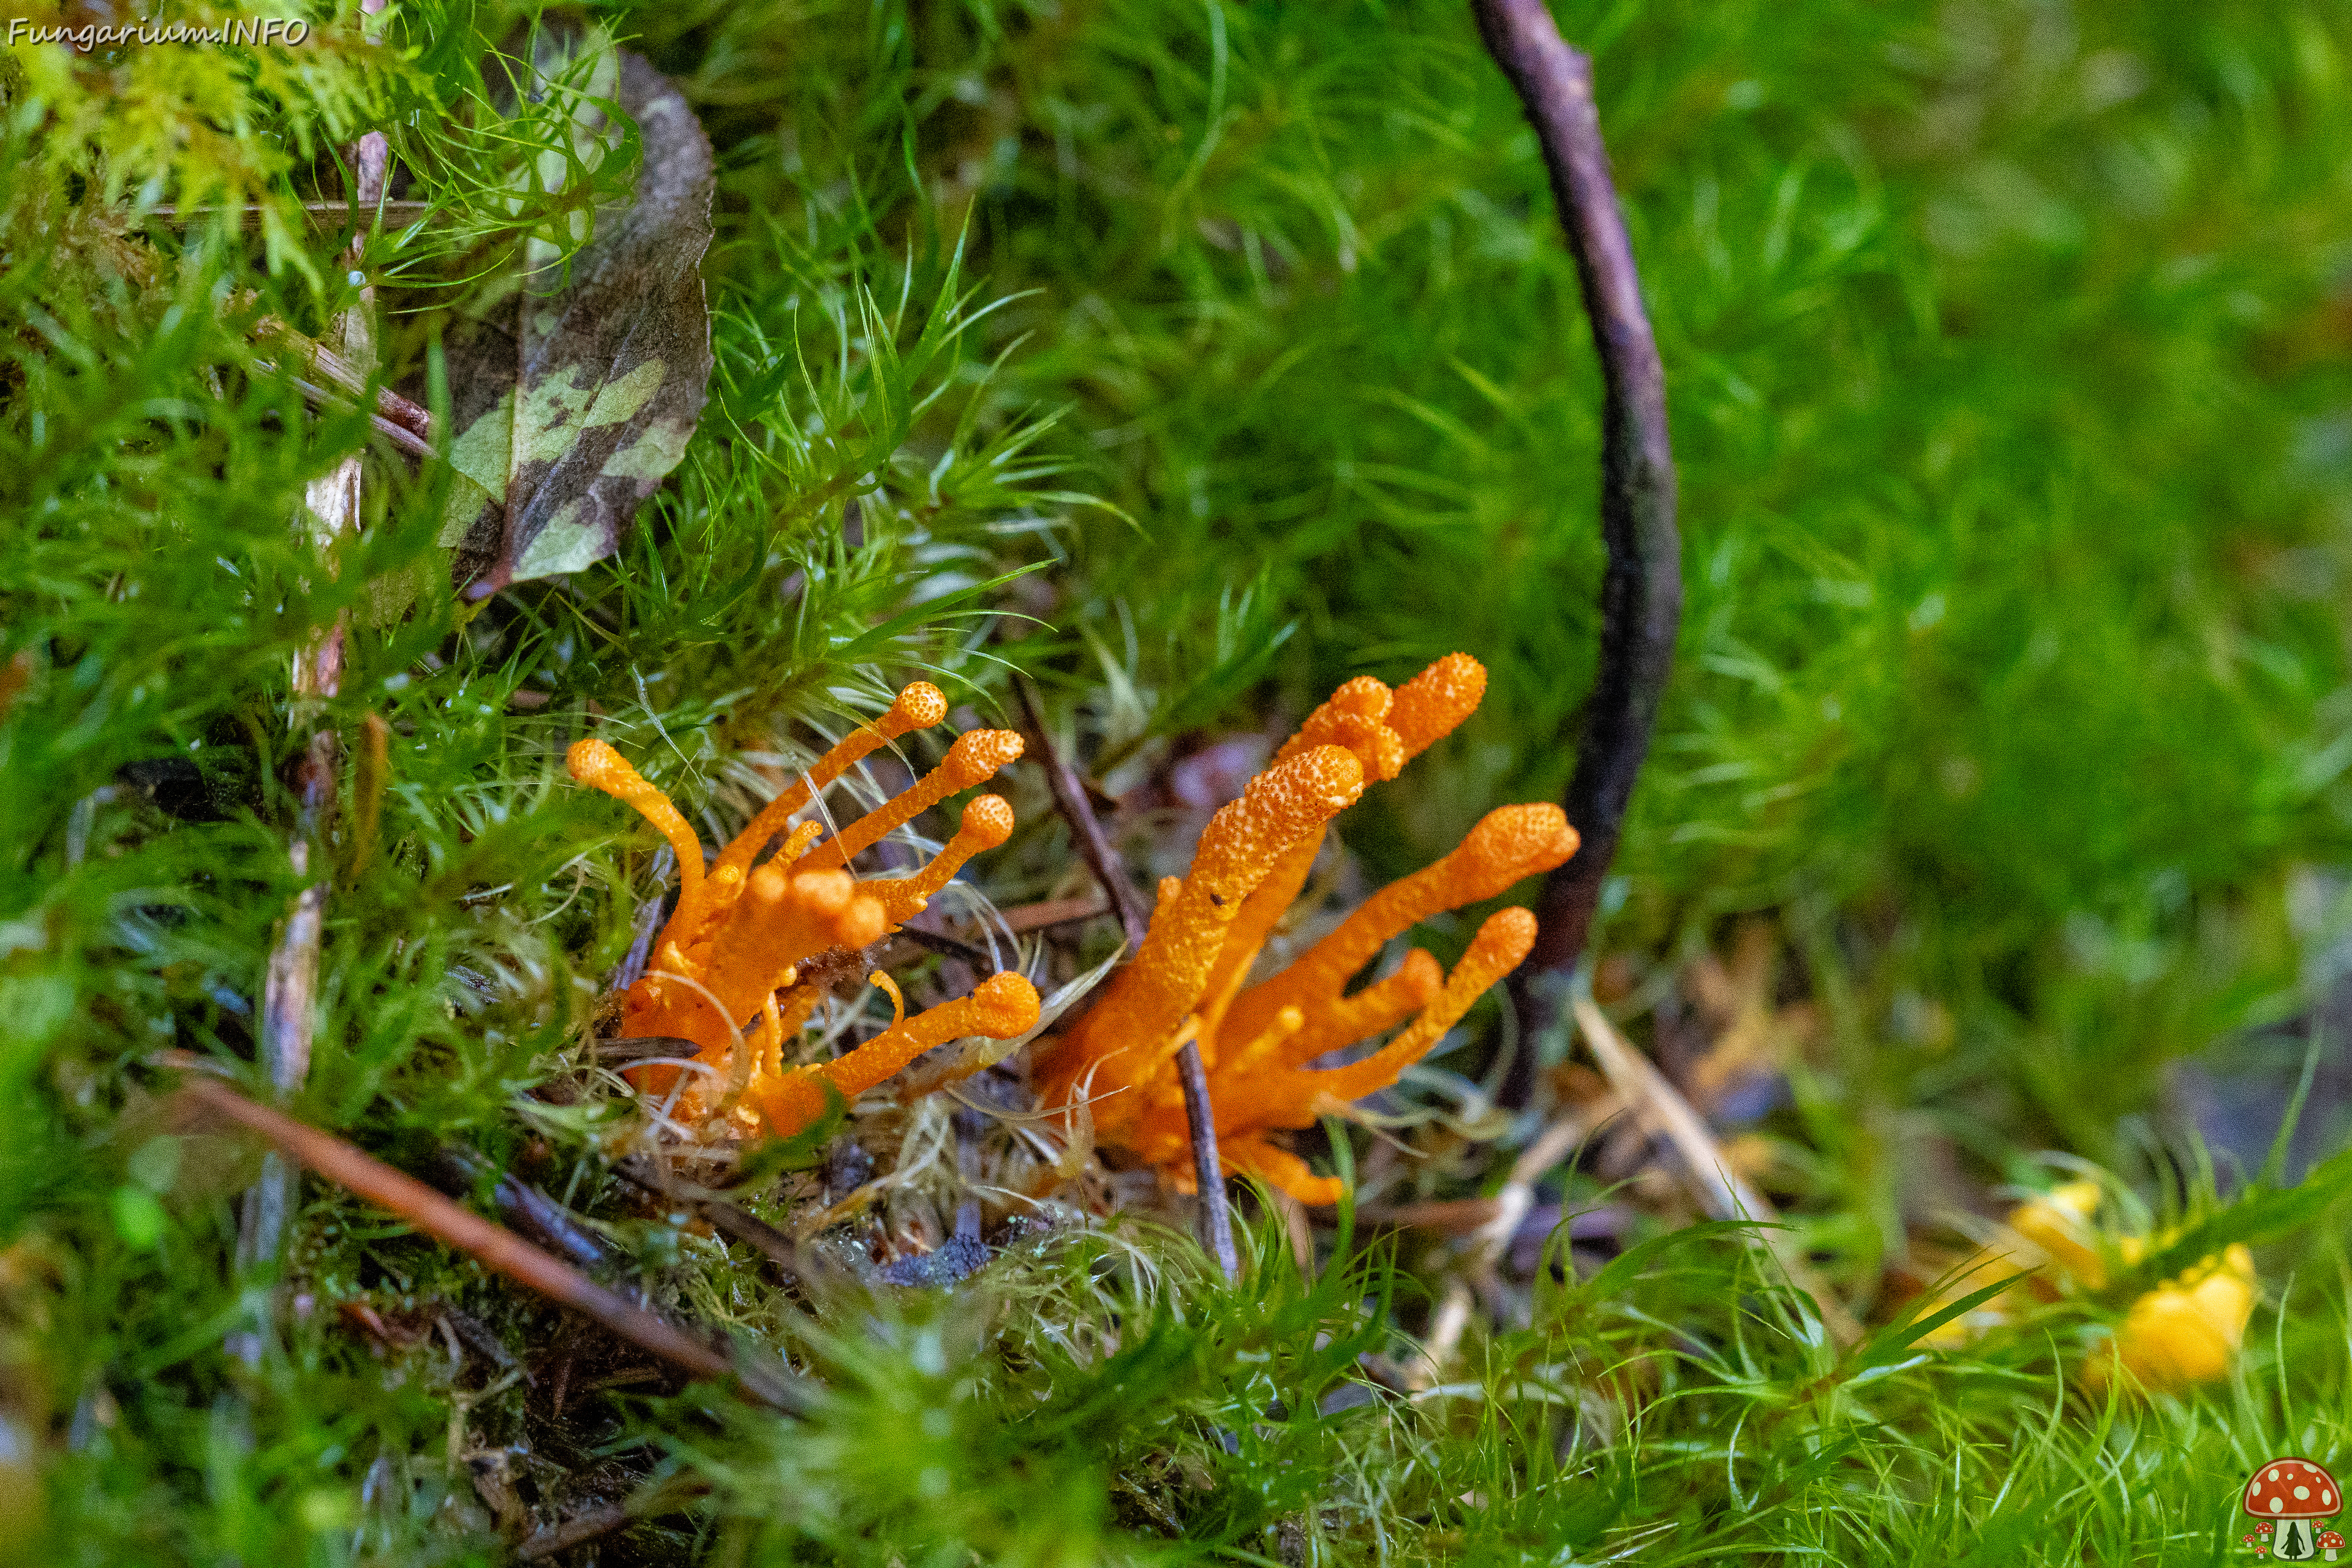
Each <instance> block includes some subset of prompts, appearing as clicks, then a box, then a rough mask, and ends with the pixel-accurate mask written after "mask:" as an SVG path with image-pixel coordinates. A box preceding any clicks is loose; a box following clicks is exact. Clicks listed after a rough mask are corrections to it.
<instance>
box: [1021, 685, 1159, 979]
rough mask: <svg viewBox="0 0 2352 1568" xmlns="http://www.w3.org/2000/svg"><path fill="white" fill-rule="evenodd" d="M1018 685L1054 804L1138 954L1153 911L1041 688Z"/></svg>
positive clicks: (1129, 949)
mask: <svg viewBox="0 0 2352 1568" xmlns="http://www.w3.org/2000/svg"><path fill="white" fill-rule="evenodd" d="M1016 685H1017V689H1018V690H1019V692H1020V696H1021V716H1022V717H1023V718H1024V719H1025V720H1027V721H1028V723H1029V733H1030V739H1031V741H1032V742H1034V744H1035V745H1036V748H1037V750H1036V752H1035V753H1034V754H1035V756H1036V758H1037V760H1038V761H1039V762H1040V763H1044V764H1045V782H1046V784H1049V785H1050V786H1052V788H1053V791H1054V804H1055V805H1057V806H1059V807H1060V808H1061V812H1062V817H1063V819H1064V820H1065V821H1066V822H1067V823H1068V824H1069V825H1070V832H1071V835H1072V836H1073V837H1076V839H1077V841H1078V853H1079V854H1080V855H1082V856H1084V857H1085V858H1086V862H1087V868H1088V869H1089V870H1091V871H1093V872H1094V874H1095V880H1096V881H1097V882H1099V883H1101V884H1102V890H1103V892H1104V893H1105V894H1106V895H1108V897H1109V899H1110V906H1111V908H1112V909H1114V910H1118V923H1119V927H1120V929H1121V930H1122V931H1125V932H1126V933H1127V951H1128V952H1129V954H1130V955H1132V954H1133V953H1134V952H1136V950H1138V949H1139V948H1140V947H1142V945H1143V937H1144V933H1145V931H1148V930H1149V929H1150V925H1151V910H1150V909H1149V908H1148V907H1146V905H1145V904H1144V902H1143V895H1142V894H1140V893H1139V892H1137V891H1136V890H1135V883H1134V882H1133V881H1132V880H1131V879H1129V877H1128V874H1127V862H1126V861H1125V860H1123V859H1121V858H1120V857H1119V853H1118V850H1117V849H1114V848H1112V847H1111V842H1110V838H1109V836H1108V835H1107V834H1105V833H1104V832H1103V828H1102V823H1101V822H1100V820H1098V819H1097V817H1096V816H1095V808H1094V805H1093V804H1092V803H1091V802H1089V801H1088V800H1087V786H1086V781H1085V780H1084V779H1082V778H1080V777H1079V776H1078V770H1077V769H1076V768H1074V767H1072V766H1071V765H1070V764H1069V762H1068V761H1067V759H1066V758H1065V757H1063V755H1062V753H1061V751H1060V749H1059V748H1058V747H1056V746H1055V744H1054V735H1053V731H1050V730H1048V729H1047V728H1046V727H1045V707H1044V704H1042V703H1040V702H1039V701H1038V700H1037V689H1036V688H1035V687H1034V686H1032V685H1031V684H1030V683H1029V682H1027V681H1025V680H1024V681H1020V682H1017V683H1016Z"/></svg>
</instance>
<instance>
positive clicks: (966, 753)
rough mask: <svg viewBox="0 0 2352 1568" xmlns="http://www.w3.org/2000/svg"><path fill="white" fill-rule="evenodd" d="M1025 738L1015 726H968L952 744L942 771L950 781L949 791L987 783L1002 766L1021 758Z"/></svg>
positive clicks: (953, 792)
mask: <svg viewBox="0 0 2352 1568" xmlns="http://www.w3.org/2000/svg"><path fill="white" fill-rule="evenodd" d="M1021 750H1022V741H1021V736H1020V735H1019V733H1018V732H1016V731H1012V730H967V731H964V732H963V733H962V734H961V735H958V736H957V737H956V738H955V744H953V745H951V746H950V747H949V748H948V754H947V760H946V761H945V762H944V763H940V772H941V773H944V774H946V775H947V777H948V779H949V780H950V784H949V788H948V792H947V793H948V794H950V795H953V794H955V793H956V791H958V790H964V789H970V788H971V786H972V785H974V784H986V783H987V782H988V781H989V780H990V779H992V778H994V777H995V776H996V771H997V770H998V769H999V768H1003V767H1006V766H1009V765H1010V764H1012V763H1016V762H1019V761H1020V760H1021Z"/></svg>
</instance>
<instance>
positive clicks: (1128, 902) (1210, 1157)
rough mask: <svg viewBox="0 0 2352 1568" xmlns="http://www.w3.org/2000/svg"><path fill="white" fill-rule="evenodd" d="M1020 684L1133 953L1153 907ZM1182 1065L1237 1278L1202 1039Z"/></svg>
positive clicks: (1053, 775) (1191, 1119) (1225, 1263)
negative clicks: (1146, 904)
mask: <svg viewBox="0 0 2352 1568" xmlns="http://www.w3.org/2000/svg"><path fill="white" fill-rule="evenodd" d="M1017 684H1018V689H1019V691H1020V695H1021V711H1022V715H1023V717H1024V718H1025V719H1027V720H1028V721H1029V729H1030V731H1031V733H1032V735H1033V737H1034V740H1035V742H1036V744H1037V760H1038V761H1039V762H1040V763H1044V764H1045V782H1046V784H1049V785H1050V786H1052V788H1053V791H1054V804H1055V805H1056V806H1058V807H1060V808H1061V813H1062V817H1063V820H1065V821H1066V822H1067V823H1068V824H1069V825H1070V837H1073V838H1075V839H1076V840H1077V844H1078V853H1079V854H1080V855H1082V856H1084V857H1085V858H1086V862H1087V868H1088V869H1090V870H1092V871H1093V872H1094V874H1095V880H1096V881H1097V882H1099V883H1101V884H1102V890H1103V894H1104V896H1105V897H1106V898H1108V899H1109V900H1110V903H1111V908H1113V909H1115V910H1118V923H1119V927H1120V929H1121V930H1122V931H1125V932H1126V934H1127V952H1128V956H1129V958H1132V957H1134V956H1135V954H1136V953H1137V952H1139V951H1141V949H1142V947H1143V937H1144V933H1145V931H1148V930H1149V929H1150V924H1151V917H1150V912H1149V911H1148V910H1145V909H1144V907H1143V900H1142V898H1141V896H1140V895H1139V894H1138V893H1137V892H1136V890H1135V884H1134V882H1133V881H1131V880H1130V879H1129V877H1128V875H1127V865H1126V862H1124V861H1123V860H1121V859H1120V858H1119V853H1118V850H1117V849H1115V848H1113V847H1111V842H1110V839H1109V837H1108V835H1106V834H1105V833H1104V832H1103V829H1102V824H1101V822H1099V821H1098V820H1097V818H1096V816H1095V808H1094V806H1093V805H1092V804H1091V803H1089V802H1088V801H1087V789H1086V781H1085V780H1083V779H1081V778H1079V777H1078V770H1077V769H1076V768H1074V767H1072V766H1071V765H1070V764H1069V763H1067V762H1066V761H1064V760H1063V757H1062V753H1061V752H1059V751H1058V750H1057V749H1055V745H1054V736H1053V732H1052V731H1050V730H1048V729H1046V727H1045V705H1044V704H1043V703H1041V702H1039V701H1038V700H1037V690H1036V688H1034V686H1032V685H1030V684H1029V682H1027V681H1026V680H1024V681H1020V682H1018V683H1017ZM1176 1071H1177V1075H1178V1079H1179V1081H1181V1083H1182V1084H1183V1086H1184V1124H1185V1127H1186V1130H1187V1131H1189V1132H1190V1134H1191V1136H1192V1176H1193V1181H1194V1184H1196V1185H1197V1186H1198V1187H1199V1189H1200V1194H1201V1244H1202V1246H1204V1247H1207V1248H1208V1249H1209V1254H1210V1256H1211V1257H1213V1258H1215V1259H1216V1260H1217V1267H1218V1268H1220V1269H1222V1270H1223V1272H1224V1276H1225V1278H1226V1279H1228V1280H1233V1279H1240V1278H1241V1271H1242V1260H1241V1252H1240V1249H1239V1248H1238V1247H1235V1246H1234V1222H1233V1215H1232V1214H1231V1213H1230V1212H1228V1210H1227V1208H1226V1205H1225V1170H1224V1164H1223V1161H1222V1160H1221V1159H1219V1157H1218V1154H1217V1118H1216V1112H1215V1109H1214V1107H1213V1106H1212V1105H1211V1104H1210V1101H1209V1073H1208V1068H1206V1067H1205V1066H1203V1065H1202V1061H1201V1047H1199V1046H1196V1045H1193V1044H1192V1043H1190V1042H1189V1041H1188V1042H1187V1043H1186V1044H1185V1046H1184V1048H1183V1049H1182V1050H1181V1051H1179V1052H1177V1053H1176Z"/></svg>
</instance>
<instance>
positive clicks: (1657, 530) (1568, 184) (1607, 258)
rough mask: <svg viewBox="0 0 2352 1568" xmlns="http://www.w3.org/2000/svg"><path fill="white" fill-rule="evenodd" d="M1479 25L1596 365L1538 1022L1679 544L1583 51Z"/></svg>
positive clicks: (1650, 345)
mask: <svg viewBox="0 0 2352 1568" xmlns="http://www.w3.org/2000/svg"><path fill="white" fill-rule="evenodd" d="M1471 8H1472V10H1473V11H1474V12H1475V15H1476V16H1477V20H1478V32H1479V36H1480V37H1483V38H1484V39H1485V40H1486V48H1487V52H1488V53H1490V54H1492V55H1493V56H1494V57H1495V62H1496V64H1497V65H1499V66H1501V67H1502V68H1503V74H1504V75H1505V76H1507V77H1508V78H1510V80H1511V86H1512V87H1513V88H1514V89H1517V92H1518V95H1519V101H1520V103H1521V104H1522V105H1523V106H1524V107H1525V109H1526V110H1527V116H1528V121H1529V123H1531V124H1532V125H1533V126H1534V127H1535V131H1536V140H1537V141H1538V143H1539V144H1540V145H1541V146H1542V148H1543V158H1544V165H1545V167H1546V169H1547V170H1548V171H1549V174H1550V175H1551V188H1552V200H1553V202H1554V204H1555V205H1557V206H1558V208H1559V221H1560V226H1561V228H1562V230H1563V231H1564V232H1565V233H1566V235H1567V237H1568V248H1569V252H1570V255H1571V256H1573V257H1574V258H1575V260H1576V276H1577V280H1578V282H1579V284H1580V286H1581V288H1582V290H1583V294H1584V310H1585V315H1586V317H1587V318H1588V319H1589V320H1590V321H1591V324H1592V343H1593V348H1594V351H1595V353H1597V354H1598V356H1599V358H1600V361H1601V386H1602V398H1601V537H1602V539H1603V540H1604V541H1605V542H1606V543H1607V545H1608V549H1609V564H1608V567H1607V570H1606V571H1605V572H1604V574H1602V577H1601V656H1600V669H1599V674H1598V677H1597V679H1595V681H1594V685H1593V690H1592V695H1591V699H1590V700H1589V701H1588V702H1587V703H1586V705H1585V710H1584V726H1583V733H1582V735H1581V736H1580V738H1579V740H1578V742H1577V751H1576V772H1575V774H1574V776H1573V777H1571V778H1570V780H1569V784H1568V795H1567V799H1566V800H1565V801H1564V802H1563V805H1564V806H1565V808H1566V810H1567V812H1568V819H1569V821H1570V823H1571V824H1573V825H1574V826H1575V828H1576V830H1577V833H1578V834H1579V835H1580V837H1581V839H1582V842H1581V844H1580V846H1579V847H1578V849H1577V852H1576V854H1575V856H1574V857H1573V858H1570V860H1569V862H1568V863H1567V864H1566V865H1564V866H1562V867H1560V868H1559V869H1557V870H1555V871H1553V872H1552V873H1551V875H1550V876H1549V878H1548V879H1546V880H1545V883H1544V891H1543V900H1542V904H1541V908H1540V910H1539V915H1538V920H1539V925H1538V933H1537V936H1536V946H1535V951H1534V952H1533V953H1531V954H1530V955H1529V957H1528V963H1526V964H1525V965H1523V966H1522V967H1521V969H1520V971H1519V973H1518V974H1517V976H1515V977H1514V979H1513V986H1512V989H1513V994H1514V995H1515V996H1516V997H1517V999H1518V1001H1519V1004H1520V1006H1519V1013H1520V1016H1521V1018H1522V1019H1523V1020H1526V1021H1527V1022H1528V1024H1529V1025H1530V1026H1531V1031H1530V1032H1531V1033H1532V1029H1533V1028H1535V1027H1541V1026H1547V1025H1549V1023H1550V1022H1551V1021H1552V1019H1551V1015H1552V1014H1553V1013H1554V1012H1555V1011H1556V1010H1557V1008H1558V1005H1559V1003H1558V999H1557V996H1556V995H1546V994H1544V993H1545V992H1547V991H1556V990H1557V986H1556V984H1555V985H1553V986H1549V987H1547V986H1536V985H1531V984H1528V983H1529V982H1530V981H1531V980H1534V979H1537V978H1539V977H1545V976H1564V975H1566V974H1567V973H1570V971H1572V970H1573V969H1574V968H1575V967H1576V964H1577V961H1578V960H1579V959H1580V957H1581V956H1582V955H1583V952H1584V948H1585V942H1586V939H1587V937H1588V936H1589V935H1590V933H1591V928H1592V918H1593V913H1594V911H1595V910H1596V909H1598V907H1599V905H1600V901H1601V883H1602V881H1603V879H1605V878H1606V877H1607V876H1608V872H1609V865H1610V862H1611V861H1612V859H1613V858H1615V857H1616V853H1617V839H1618V834H1619V831H1620V829H1621V828H1622V825H1623V822H1624V817H1625V805H1626V802H1627V801H1628V800H1629V799H1631V798H1632V796H1633V782H1634V780H1635V778H1636V777H1637V776H1638V775H1639V774H1640V773H1641V769H1642V761H1643V757H1644V756H1645V755H1646V754H1647V753H1648V751H1649V747H1650V733H1651V730H1652V728H1653V727H1654V724H1655V722H1656V719H1657V713H1658V698H1659V694H1660V693H1661V692H1662V691H1663V690H1664V687H1665V683H1666V673H1667V671H1668V669H1669V668H1671V666H1672V664H1673V662H1674V652H1675V629H1676V627H1677V626H1679V625H1680V624H1681V620H1682V602H1683V590H1682V541H1681V538H1680V536H1679V535H1678V534H1677V533H1676V532H1675V467H1674V451H1673V448H1672V447H1671V445H1670V444H1669V442H1668V440H1667V430H1666V382H1665V369H1664V364H1663V363H1661V362H1660V360H1659V358H1658V343H1657V339H1656V337H1655V336H1654V334H1653V333H1652V332H1651V331H1650V320H1649V316H1648V314H1647V313H1646V312H1645V311H1644V310H1643V305H1642V285H1641V278H1640V275H1639V273H1638V272H1637V271H1636V270H1635V268H1634V265H1633V243H1632V241H1631V240H1630V239H1629V238H1628V237H1627V236H1626V233H1625V218H1624V214H1623V213H1622V211H1621V210H1620V208H1619V206H1618V204H1617V189H1616V185H1615V184H1614V182H1613V181H1612V179H1611V178H1610V174H1609V152H1608V149H1607V148H1606V147H1605V146H1603V145H1602V143H1601V116H1600V112H1599V110H1598V109H1597V108H1596V107H1595V105H1594V102H1593V96H1592V62H1591V59H1590V58H1587V57H1586V56H1585V55H1583V54H1581V53H1580V52H1579V51H1578V50H1576V49H1573V48H1571V47H1569V45H1568V42H1567V41H1566V40H1565V39H1563V38H1562V37H1560V35H1559V26H1558V25H1557V24H1556V23H1554V22H1553V20H1552V16H1551V12H1550V11H1549V9H1548V8H1547V7H1546V5H1545V3H1544V0H1471Z"/></svg>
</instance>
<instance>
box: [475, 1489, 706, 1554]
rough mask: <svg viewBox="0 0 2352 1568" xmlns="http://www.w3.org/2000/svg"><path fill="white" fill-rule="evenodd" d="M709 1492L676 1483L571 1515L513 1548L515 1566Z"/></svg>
mask: <svg viewBox="0 0 2352 1568" xmlns="http://www.w3.org/2000/svg"><path fill="white" fill-rule="evenodd" d="M709 1489H710V1488H709V1485H708V1484H706V1483H702V1482H698V1481H686V1482H677V1481H673V1482H672V1483H670V1484H669V1485H667V1486H665V1487H661V1488H658V1489H656V1490H655V1491H654V1492H653V1494H652V1495H651V1496H648V1497H645V1498H640V1499H637V1500H634V1501H628V1502H608V1503H605V1504H604V1505H603V1506H601V1507H598V1508H592V1509H589V1510H586V1511H585V1512H583V1513H577V1514H574V1515H573V1516H572V1518H570V1519H568V1520H565V1521H563V1522H562V1524H559V1525H553V1526H551V1527H550V1528H548V1529H546V1530H542V1531H539V1532H538V1533H537V1534H535V1535H532V1536H531V1537H530V1538H529V1539H528V1540H526V1541H525V1542H523V1543H522V1544H521V1545H520V1546H518V1547H516V1548H515V1561H516V1562H518V1563H537V1562H541V1560H543V1559H545V1558H549V1557H552V1556H554V1555H555V1554H556V1553H557V1552H569V1551H571V1550H572V1548H573V1547H575V1546H579V1545H583V1544H584V1543H585V1542H591V1541H593V1540H595V1539H596V1538H597V1537H598V1536H600V1535H609V1534H611V1533H612V1532H613V1531H616V1530H618V1529H620V1528H621V1527H622V1526H623V1525H625V1524H627V1523H629V1522H630V1521H633V1520H638V1519H645V1518H648V1517H651V1516H652V1515H654V1514H655V1513H656V1512H657V1511H660V1510H667V1509H668V1508H670V1507H671V1506H673V1505H675V1504H677V1503H682V1502H687V1501H689V1500H692V1499H695V1498H698V1497H701V1496H702V1495H704V1494H705V1493H707V1492H708V1491H709Z"/></svg>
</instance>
